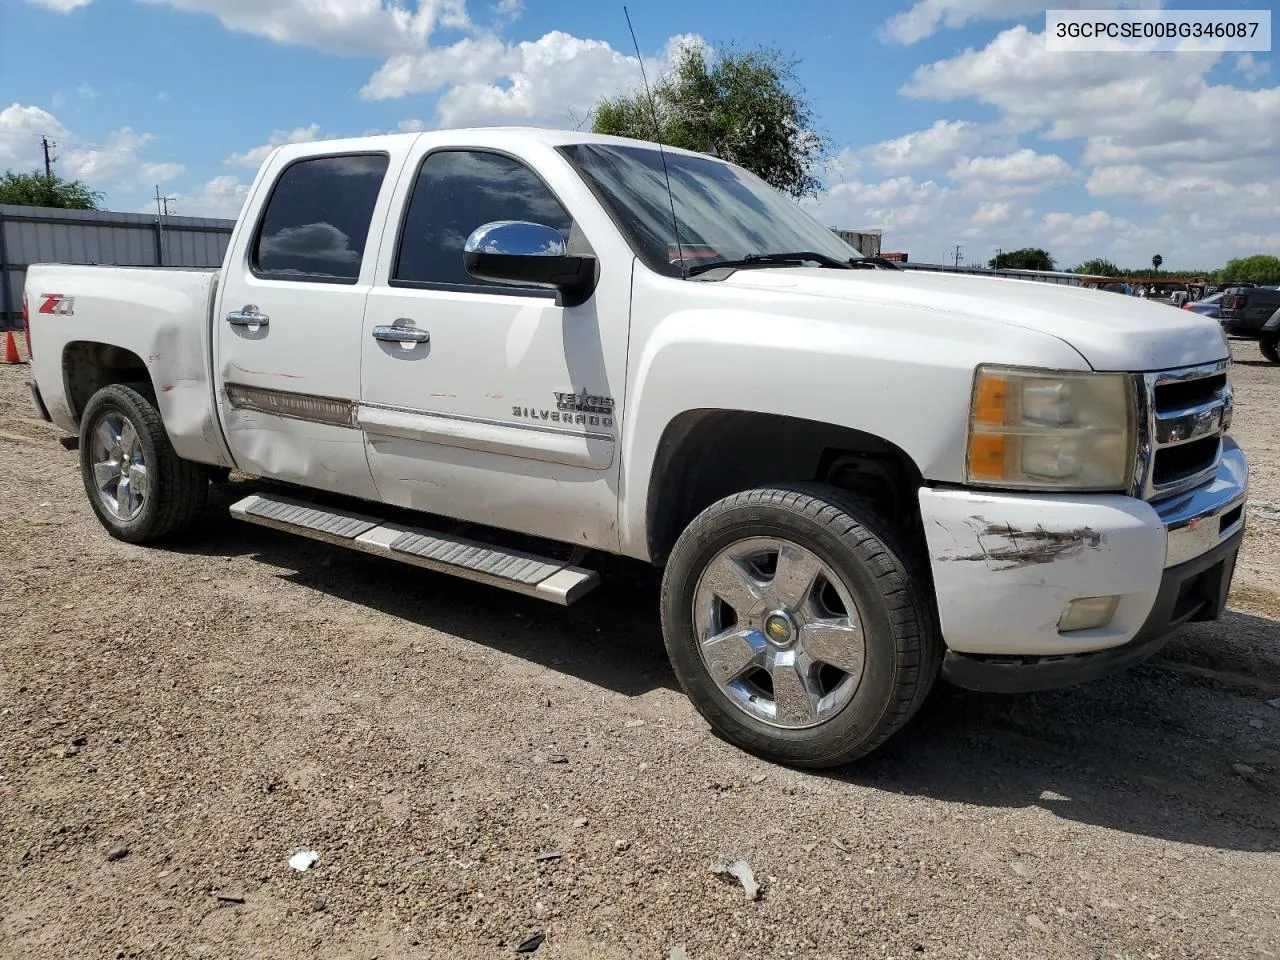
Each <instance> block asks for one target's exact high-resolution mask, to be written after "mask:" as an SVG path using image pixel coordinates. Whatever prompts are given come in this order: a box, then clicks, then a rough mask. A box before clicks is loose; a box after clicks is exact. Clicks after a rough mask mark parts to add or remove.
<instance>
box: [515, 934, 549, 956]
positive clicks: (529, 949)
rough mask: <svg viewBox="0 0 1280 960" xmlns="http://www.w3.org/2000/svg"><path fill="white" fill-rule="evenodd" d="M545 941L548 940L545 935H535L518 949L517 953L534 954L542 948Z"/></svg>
mask: <svg viewBox="0 0 1280 960" xmlns="http://www.w3.org/2000/svg"><path fill="white" fill-rule="evenodd" d="M545 939H547V935H546V934H545V933H535V934H534V935H533V936H532V937H530V938H529V939H528V940H525V941H524V942H523V943H521V944H520V946H518V947H516V953H533V952H534V951H535V950H537V949H538V948H539V947H540V946H542V941H543V940H545Z"/></svg>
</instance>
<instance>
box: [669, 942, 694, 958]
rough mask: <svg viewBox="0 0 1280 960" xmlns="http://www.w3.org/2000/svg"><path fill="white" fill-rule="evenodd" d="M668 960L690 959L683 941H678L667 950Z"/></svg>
mask: <svg viewBox="0 0 1280 960" xmlns="http://www.w3.org/2000/svg"><path fill="white" fill-rule="evenodd" d="M667 960H689V954H688V952H687V951H686V950H685V948H684V944H683V943H677V944H676V945H675V946H674V947H672V948H671V949H670V950H668V951H667Z"/></svg>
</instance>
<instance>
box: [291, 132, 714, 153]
mask: <svg viewBox="0 0 1280 960" xmlns="http://www.w3.org/2000/svg"><path fill="white" fill-rule="evenodd" d="M435 136H444V138H445V139H448V140H457V141H459V142H462V141H471V142H473V143H474V145H476V146H488V145H493V144H494V143H495V142H496V141H503V140H505V141H508V142H511V141H525V142H533V143H541V144H545V145H547V146H551V147H560V146H564V145H566V144H577V143H610V144H617V145H619V146H630V147H644V148H646V149H650V150H656V149H658V145H657V144H656V143H654V142H652V141H649V140H634V139H631V138H628V137H611V136H606V135H605V134H600V133H590V132H584V131H581V130H559V129H555V128H552V127H519V126H509V127H444V128H438V129H433V130H422V131H416V132H413V133H387V134H375V135H373V136H365V137H341V138H333V139H328V140H311V141H308V142H306V143H290V144H284V145H283V146H280V147H277V148H276V151H278V152H279V151H283V152H286V153H289V154H291V155H297V156H307V155H309V154H314V153H317V152H327V151H330V150H335V149H336V150H349V149H352V148H357V149H371V148H377V147H380V146H390V145H392V144H405V143H408V142H412V141H414V140H417V139H419V138H421V137H435ZM663 149H665V150H666V151H667V152H668V153H673V154H684V155H685V156H690V157H700V158H702V159H704V160H711V159H717V158H714V157H712V156H710V155H709V154H706V153H698V152H696V151H693V150H684V149H681V148H680V147H671V146H666V145H664V147H663Z"/></svg>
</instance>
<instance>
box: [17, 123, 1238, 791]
mask: <svg viewBox="0 0 1280 960" xmlns="http://www.w3.org/2000/svg"><path fill="white" fill-rule="evenodd" d="M668 181H669V184H670V186H669V188H668ZM25 306H26V308H27V311H28V314H29V336H30V342H31V346H32V351H33V360H32V371H33V376H34V380H33V383H32V388H31V389H32V395H33V399H34V402H35V404H36V406H37V408H38V409H39V410H40V411H42V412H43V413H44V415H45V416H47V417H48V418H50V419H51V420H52V421H53V422H54V423H56V424H58V425H59V426H61V427H63V428H64V429H66V430H67V431H70V432H75V433H77V434H78V437H79V451H80V464H81V470H82V472H83V475H84V486H85V491H86V493H87V495H88V499H89V503H90V505H91V506H92V508H93V510H94V511H95V513H96V514H97V516H98V518H99V519H100V520H101V522H102V524H103V525H104V526H105V527H106V529H107V531H108V532H109V533H110V534H112V535H113V536H115V537H118V538H120V539H123V540H126V541H130V542H134V543H143V542H148V541H153V540H157V539H159V538H162V537H165V536H168V535H170V534H173V533H175V532H177V531H178V530H180V529H181V528H183V527H184V526H186V525H187V524H188V523H190V522H191V521H192V519H193V518H195V517H196V516H197V515H198V514H200V512H201V510H202V508H203V506H204V504H205V501H206V497H207V496H208V492H209V488H210V483H211V482H213V480H214V478H217V477H220V476H225V474H226V472H227V471H228V470H229V469H232V468H234V469H236V470H238V471H241V472H243V473H247V474H250V475H253V476H256V477H258V478H261V481H262V482H260V483H258V484H256V485H255V486H254V487H253V489H258V490H260V491H261V492H258V493H255V494H253V495H251V496H247V497H244V498H243V499H240V500H239V501H238V502H236V503H235V504H234V505H233V506H232V507H231V513H232V515H233V516H234V517H236V518H238V519H240V520H244V521H248V522H251V523H256V524H262V525H266V526H269V527H273V528H276V529H279V530H283V531H288V532H290V533H294V534H297V535H301V536H304V537H313V538H316V539H319V540H324V541H327V542H329V543H332V544H337V545H340V546H344V547H348V548H351V549H355V550H362V551H366V552H368V553H372V554H376V555H378V556H382V557H385V558H389V559H391V560H394V561H400V562H403V563H406V564H414V565H417V566H420V567H425V568H427V569H429V570H431V571H436V572H442V573H448V574H454V575H458V576H462V577H467V578H471V579H474V580H479V581H482V582H484V583H487V584H491V585H493V586H494V587H497V588H506V589H509V590H514V591H518V592H521V593H524V594H527V595H530V596H533V597H540V598H543V599H546V600H550V601H553V602H556V603H561V604H568V603H571V602H573V601H575V600H577V599H578V598H579V597H580V596H581V595H582V594H584V593H585V592H586V591H588V590H589V589H590V588H592V587H593V586H594V585H595V584H596V583H597V581H598V576H597V574H596V573H595V572H594V571H593V570H591V569H590V568H591V566H592V565H591V562H590V557H591V556H592V555H593V554H601V553H604V554H619V555H623V556H626V557H632V558H635V559H636V560H639V561H644V562H647V563H650V564H654V565H657V566H659V567H661V569H662V571H663V572H662V591H661V601H660V608H661V609H660V614H661V623H662V630H663V634H664V637H665V641H666V646H667V650H668V652H669V654H670V658H671V663H672V665H673V667H674V669H675V672H676V675H677V677H678V678H679V680H680V683H681V684H682V686H683V688H684V690H685V691H686V692H687V693H688V695H689V697H690V698H691V699H692V701H693V703H694V704H695V705H696V707H697V709H698V710H699V711H701V713H702V714H703V715H704V716H705V717H706V719H707V720H708V721H709V723H710V724H711V725H712V726H713V727H714V728H715V729H716V730H717V731H718V732H719V733H720V734H721V735H723V736H724V737H726V738H727V739H729V740H730V741H732V742H734V743H736V744H739V745H740V746H742V747H744V748H746V749H748V750H751V751H754V752H756V753H758V754H760V755H763V756H765V757H769V758H772V759H775V760H778V761H782V762H786V763H791V764H795V765H800V766H812V767H817V766H824V765H832V764H837V763H842V762H846V761H849V760H851V759H853V758H856V757H858V756H860V755H863V754H865V753H867V752H868V751H869V750H872V749H874V748H875V747H876V746H877V745H879V744H881V743H882V742H883V741H884V740H885V739H886V738H887V737H889V736H890V735H891V734H892V733H893V732H894V731H896V730H897V729H899V728H900V727H901V726H902V725H903V724H904V723H905V722H907V720H908V719H909V718H910V717H911V716H912V714H913V713H914V712H915V711H916V709H917V708H918V707H919V706H920V704H921V702H922V701H923V699H924V698H925V695H926V694H927V692H928V691H929V689H930V686H931V685H932V684H933V683H934V681H935V679H936V678H937V677H938V676H939V675H940V674H941V675H943V676H945V677H947V678H949V679H950V680H951V681H952V682H953V683H956V684H958V685H961V686H963V687H967V688H971V689H975V690H987V691H1005V692H1016V691H1027V690H1034V689H1041V688H1047V687H1053V686H1060V685H1064V684H1070V683H1076V682H1079V681H1083V680H1087V679H1090V678H1093V677H1098V676H1101V675H1104V674H1106V673H1108V672H1111V671H1114V670H1117V669H1119V668H1121V667H1124V666H1126V665H1128V664H1132V663H1135V662H1137V661H1139V660H1141V659H1142V658H1144V657H1146V656H1148V655H1149V654H1150V653H1151V652H1152V651H1153V650H1154V649H1155V648H1156V647H1158V646H1159V645H1160V644H1161V643H1162V642H1163V641H1164V639H1165V638H1166V637H1167V636H1168V634H1169V633H1170V631H1171V630H1173V629H1174V628H1175V627H1176V626H1177V625H1178V624H1181V623H1183V622H1185V621H1189V620H1205V619H1213V618H1215V617H1217V616H1218V615H1219V613H1220V611H1221V610H1222V608H1223V604H1224V599H1225V596H1226V594H1227V589H1228V586H1229V584H1230V581H1231V577H1232V572H1233V569H1234V563H1235V557H1236V552H1237V549H1238V547H1239V544H1240V540H1241V537H1242V535H1243V529H1244V514H1243V506H1244V501H1245V494H1246V472H1247V471H1246V464H1245V459H1244V457H1243V455H1242V454H1241V452H1240V450H1239V448H1238V447H1237V445H1236V444H1235V442H1234V441H1233V440H1232V439H1231V437H1230V436H1229V435H1228V432H1227V431H1228V428H1229V425H1230V421H1231V411H1232V391H1231V384H1230V382H1229V381H1228V364H1229V353H1228V349H1227V342H1226V340H1225V338H1224V336H1223V334H1222V332H1221V330H1220V329H1219V326H1218V324H1217V323H1216V322H1215V321H1213V320H1207V319H1204V318H1201V317H1198V316H1195V315H1193V314H1191V313H1189V312H1184V311H1174V310H1170V309H1169V308H1168V307H1167V306H1164V305H1162V304H1151V303H1143V302H1141V301H1139V300H1136V299H1133V298H1129V297H1117V296H1114V295H1112V294H1108V293H1102V292H1098V291H1091V290H1084V289H1081V288H1072V287H1060V286H1051V285H1044V284H1039V283H1034V282H1028V281H1023V280H1013V279H987V278H978V277H971V276H959V275H947V274H939V273H926V272H912V271H909V270H899V269H894V268H893V266H892V264H887V263H885V262H883V261H877V260H874V259H870V258H864V257H861V256H860V255H859V253H858V251H856V250H854V249H853V248H851V247H850V246H848V245H847V244H846V243H845V242H844V241H843V240H841V239H840V238H839V237H837V236H836V235H835V234H834V233H833V232H832V231H831V230H830V229H828V228H827V227H825V226H823V225H822V224H820V223H819V222H817V221H816V220H814V219H813V218H812V217H811V216H810V215H809V214H808V213H807V212H805V211H804V210H803V209H802V208H801V207H800V206H798V205H796V204H795V203H793V202H791V201H790V200H787V199H786V198H784V197H782V196H781V195H780V194H778V193H776V192H775V191H773V190H772V189H770V188H769V187H767V186H766V185H765V184H764V183H763V182H762V181H760V180H759V179H757V178H756V177H754V176H752V175H751V174H749V173H747V172H746V171H744V170H742V169H740V168H738V167H736V166H733V165H731V164H728V163H724V162H722V161H720V160H718V159H715V158H712V157H709V156H704V155H700V154H696V153H689V152H684V151H679V150H667V151H665V155H664V154H663V153H662V152H660V151H659V149H657V148H656V147H655V145H653V144H646V143H640V142H636V141H630V140H622V139H614V138H607V137H599V136H592V135H586V134H581V133H574V132H555V131H544V130H531V129H483V130H442V131H433V132H428V133H421V134H406V135H399V136H388V137H369V138H362V139H353V140H336V141H330V142H325V143H308V144H294V145H288V146H283V147H280V148H278V149H277V150H276V151H275V152H274V153H272V154H271V156H270V157H269V158H268V159H267V160H266V162H265V163H264V164H263V166H262V169H261V170H260V171H259V173H258V175H257V177H256V179H255V182H254V184H253V186H252V188H251V191H250V193H249V196H248V199H247V201H246V204H245V208H244V211H243V214H242V215H241V217H240V218H239V221H238V223H237V225H236V227H235V232H234V234H233V236H232V238H231V244H230V247H229V249H228V251H227V254H226V259H225V262H224V264H223V266H222V268H221V269H220V270H171V269H139V268H121V267H84V266H58V265H46V266H36V267H33V268H31V270H30V272H29V274H28V276H27V283H26V291H25Z"/></svg>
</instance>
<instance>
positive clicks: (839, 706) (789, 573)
mask: <svg viewBox="0 0 1280 960" xmlns="http://www.w3.org/2000/svg"><path fill="white" fill-rule="evenodd" d="M662 626H663V634H664V637H665V640H666V646H667V653H668V655H669V656H670V658H671V663H672V665H673V667H674V669H675V672H676V676H677V677H678V679H679V680H680V684H681V686H682V687H683V688H684V690H685V692H686V693H687V694H688V696H689V698H690V699H691V700H692V701H693V703H694V706H696V707H697V709H698V711H699V712H700V713H701V714H702V715H703V716H704V717H705V718H706V719H707V720H708V721H709V722H710V724H711V725H712V727H713V728H714V729H715V730H716V732H717V733H719V734H720V735H721V736H723V737H724V738H725V739H727V740H729V741H730V742H732V743H734V744H736V745H738V746H740V747H742V748H744V749H746V750H748V751H750V752H752V753H755V754H758V755H760V756H762V757H765V758H767V759H770V760H774V761H777V762H780V763H785V764H790V765H794V766H803V767H829V766H836V765H838V764H843V763H847V762H849V761H851V760H855V759H857V758H858V757H861V756H863V755H864V754H867V753H869V752H870V751H872V750H874V749H875V748H876V747H878V746H879V745H880V744H882V743H883V742H884V741H885V740H886V739H888V738H889V736H891V735H892V734H893V733H894V732H896V731H897V730H898V729H899V728H900V727H902V725H903V724H905V723H906V722H907V721H908V720H909V719H910V718H911V716H912V715H913V714H914V713H915V711H916V710H917V709H918V708H919V706H920V704H921V703H922V702H923V701H924V698H925V696H926V694H927V693H928V691H929V689H930V687H931V686H932V684H933V682H934V679H935V678H936V677H937V674H938V668H939V664H940V662H941V655H942V644H941V641H940V639H939V637H938V632H937V630H936V629H935V627H934V618H933V615H932V607H931V604H930V602H929V586H928V584H927V582H926V581H924V580H923V578H922V577H921V575H919V574H918V573H917V572H916V571H915V570H913V568H912V565H911V564H910V563H909V561H908V556H907V554H906V552H905V551H904V550H903V549H902V548H901V547H899V546H898V545H897V544H896V542H895V540H894V538H893V537H892V535H891V534H890V532H889V531H888V530H887V529H885V528H884V526H883V525H882V524H881V523H880V521H879V520H878V518H877V517H876V515H875V514H874V513H873V512H872V511H871V510H870V509H869V508H868V506H867V505H866V504H865V503H863V502H861V501H859V500H858V499H856V498H855V497H853V496H851V495H850V494H848V493H846V492H845V491H843V490H840V489H838V488H834V487H826V486H819V485H808V484H805V485H797V486H794V487H778V488H768V489H759V490H750V491H746V492H744V493H740V494H736V495H734V496H731V497H728V498H726V499H724V500H721V501H720V502H718V503H716V504H713V505H712V506H710V507H708V508H707V509H706V510H704V511H703V512H702V513H701V514H700V515H699V516H698V517H697V518H696V519H694V521H693V522H692V523H691V524H690V525H689V526H688V528H687V529H686V530H685V531H684V533H683V534H681V536H680V538H679V540H678V541H677V542H676V545H675V547H674V549H673V550H672V553H671V558H670V560H669V562H668V564H667V568H666V571H665V574H664V576H663V584H662Z"/></svg>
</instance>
